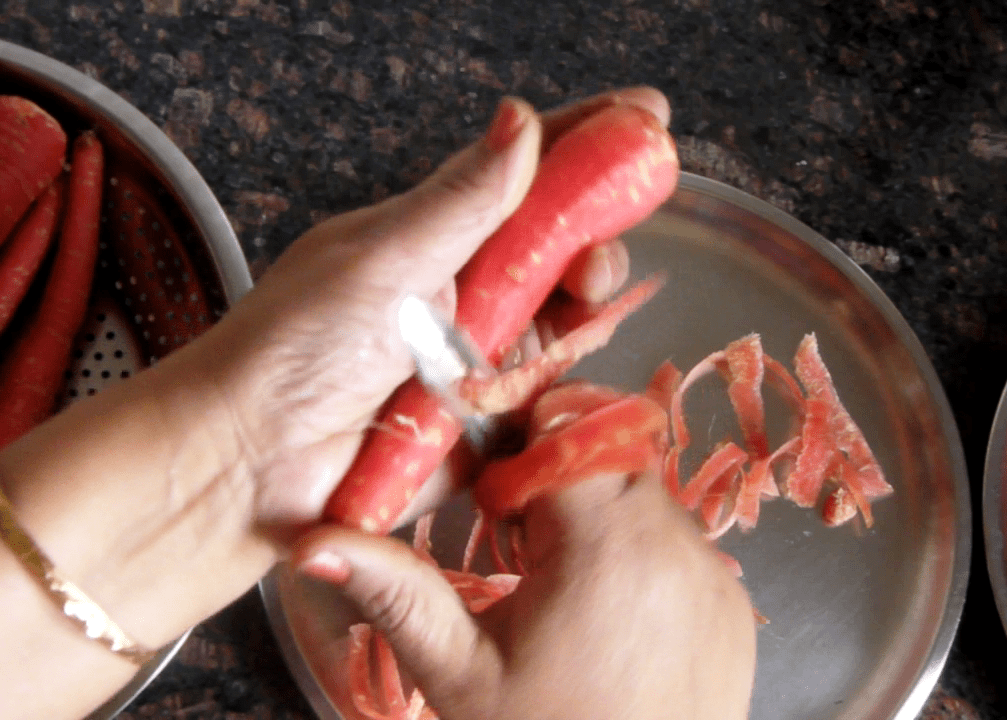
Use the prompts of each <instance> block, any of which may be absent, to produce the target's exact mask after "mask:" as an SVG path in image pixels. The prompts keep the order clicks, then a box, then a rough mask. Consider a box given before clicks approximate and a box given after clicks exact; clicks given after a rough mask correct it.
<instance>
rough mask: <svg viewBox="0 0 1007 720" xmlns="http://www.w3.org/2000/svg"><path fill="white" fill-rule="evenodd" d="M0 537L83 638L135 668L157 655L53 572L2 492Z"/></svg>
mask: <svg viewBox="0 0 1007 720" xmlns="http://www.w3.org/2000/svg"><path fill="white" fill-rule="evenodd" d="M0 536H2V538H3V541H4V542H5V543H7V547H9V548H10V549H11V552H13V553H14V555H16V556H17V558H18V560H20V561H21V564H22V565H24V567H25V568H26V569H27V570H28V572H29V573H30V574H31V576H32V577H33V578H34V579H35V580H36V581H37V582H38V583H39V585H40V586H41V587H42V589H43V590H44V591H45V593H46V594H47V595H48V596H49V597H50V598H51V599H52V601H53V602H54V603H56V606H57V607H59V608H60V609H61V610H62V612H63V615H65V616H66V618H67V619H68V620H70V621H71V622H72V623H73V624H74V625H76V626H77V627H78V628H80V630H82V631H83V632H84V634H85V635H86V636H87V637H89V638H91V639H92V640H96V641H97V642H99V643H101V644H102V645H104V646H105V647H106V648H108V649H109V650H111V651H112V652H113V653H115V654H116V655H118V656H120V657H122V658H125V659H127V660H129V661H131V662H133V663H135V664H136V665H143V664H145V663H146V662H147V661H149V660H150V659H152V658H153V657H154V656H155V655H156V654H157V651H156V650H150V649H148V648H145V647H144V646H143V645H140V644H138V643H136V642H134V641H133V640H132V639H131V638H130V637H129V635H127V634H126V633H125V632H124V631H123V629H122V628H120V627H119V626H118V625H116V624H115V623H114V622H113V621H112V619H111V618H110V617H109V616H108V615H106V614H105V611H104V610H102V609H101V608H100V607H98V605H97V604H96V603H95V602H94V600H92V599H91V598H89V597H88V596H87V595H86V594H85V593H84V591H83V590H81V589H80V588H79V587H77V586H76V585H74V584H73V583H72V582H70V581H69V580H67V579H66V578H64V577H62V576H61V575H60V574H59V572H57V570H56V568H55V567H54V566H53V564H52V560H50V559H49V558H48V556H47V555H46V554H45V553H44V552H43V551H42V549H41V548H40V547H39V546H38V545H37V544H36V543H35V541H34V540H32V539H31V537H30V536H29V535H28V533H26V532H25V530H24V528H22V527H21V525H20V523H18V521H17V518H15V517H14V508H13V506H12V505H11V504H10V501H9V500H8V499H7V498H6V496H4V494H3V493H2V492H0Z"/></svg>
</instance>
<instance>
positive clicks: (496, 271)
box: [325, 104, 679, 532]
mask: <svg viewBox="0 0 1007 720" xmlns="http://www.w3.org/2000/svg"><path fill="white" fill-rule="evenodd" d="M678 176H679V165H678V157H677V155H676V153H675V147H674V143H673V141H672V139H671V136H670V135H669V134H668V132H667V130H665V128H663V127H662V126H661V124H660V123H659V122H658V120H657V119H656V118H655V117H654V116H653V115H652V114H650V113H649V112H647V111H645V110H641V109H639V108H637V107H635V106H632V105H625V104H617V105H613V106H610V107H607V108H605V109H603V110H600V111H599V112H598V113H596V114H595V115H592V116H590V117H588V118H587V119H586V120H584V121H582V122H581V123H579V124H577V125H575V126H574V127H573V128H571V129H570V130H568V131H567V132H566V133H565V134H564V135H562V136H561V137H560V138H559V139H557V140H556V141H555V143H553V144H552V145H551V147H550V148H549V150H548V151H547V152H546V154H545V155H544V157H543V158H542V161H541V163H540V164H539V168H538V172H537V174H536V176H535V180H534V181H533V183H532V186H531V189H530V190H529V192H528V195H527V196H526V198H525V199H524V201H523V202H522V203H521V205H520V206H519V207H518V208H517V210H516V211H515V212H514V214H513V215H512V216H511V217H510V218H509V219H508V220H507V221H506V222H505V223H504V224H503V225H502V226H501V227H500V229H499V230H497V232H496V233H494V234H493V236H492V237H490V238H489V239H488V240H487V241H486V242H485V243H484V244H483V246H482V247H481V248H480V249H479V250H478V251H477V252H476V254H475V255H474V256H473V257H472V259H471V260H470V261H469V263H468V264H467V265H466V266H465V267H464V268H463V269H462V271H461V272H460V273H459V276H458V279H457V287H458V302H457V312H456V322H457V323H458V325H459V326H460V327H462V328H464V329H465V330H466V331H467V332H468V333H469V335H470V336H471V337H472V339H473V341H474V342H475V344H476V345H477V346H478V347H479V348H480V349H481V350H482V351H483V352H484V353H485V354H486V355H487V356H488V357H489V359H490V362H492V363H494V364H495V363H497V362H499V360H500V358H501V356H502V355H503V353H504V352H505V351H506V350H507V349H508V348H509V347H510V345H511V344H513V342H514V341H515V340H516V339H517V338H518V336H519V335H520V334H521V332H523V331H524V329H525V328H526V327H528V325H529V323H530V322H531V321H532V318H533V317H534V316H535V314H536V312H537V311H538V310H539V308H541V306H542V305H543V304H544V302H545V300H546V298H547V297H548V295H549V294H550V293H551V292H552V291H553V289H555V287H556V286H557V284H558V283H559V281H560V279H561V277H562V275H563V272H564V271H565V269H566V268H567V267H568V266H569V264H570V262H571V261H572V260H573V258H574V257H575V256H576V255H577V254H578V253H579V252H580V251H581V250H582V249H584V248H585V247H588V246H589V245H591V244H594V243H598V242H601V241H604V240H607V239H609V238H612V237H615V236H616V235H618V234H619V233H620V232H623V231H625V230H627V229H629V228H631V227H632V226H634V225H636V224H637V223H639V222H640V221H642V220H643V219H645V218H646V217H647V216H649V215H650V214H651V213H652V212H653V211H654V210H656V209H657V207H658V206H659V205H660V204H661V203H662V202H664V201H665V200H666V199H667V198H668V196H669V195H670V194H671V193H672V191H673V190H674V188H675V185H676V184H677V182H678ZM376 425H377V427H378V428H387V427H389V426H393V427H399V428H402V429H408V430H410V431H409V432H406V433H399V432H395V433H389V432H386V431H383V430H381V429H375V430H372V431H370V432H369V433H368V435H367V437H366V438H365V439H364V443H363V446H362V447H361V450H360V452H359V453H358V454H357V458H356V460H355V461H354V464H353V466H352V467H351V468H350V470H349V472H348V473H347V475H346V477H345V478H344V480H343V483H342V484H341V485H340V486H339V487H338V488H337V489H336V491H335V493H333V495H332V497H331V498H330V499H329V502H328V504H327V507H326V510H325V516H326V517H327V518H328V519H331V520H335V521H337V522H341V523H344V524H347V525H352V526H355V527H360V528H363V529H366V530H370V531H373V532H388V531H390V530H391V529H392V527H393V526H394V524H395V522H396V520H397V519H398V518H399V516H400V515H401V513H402V511H403V510H404V509H405V508H406V507H407V506H408V504H409V502H410V500H411V499H412V497H413V496H414V495H415V493H416V491H417V490H418V489H419V487H420V486H421V485H422V484H423V482H424V481H425V480H426V478H427V477H429V475H430V473H431V472H432V471H433V470H434V469H435V468H436V467H437V465H438V464H439V463H440V462H441V461H442V460H443V459H444V458H445V456H446V455H447V453H448V452H449V451H450V449H451V448H452V447H453V446H454V444H455V442H456V441H457V439H458V437H459V433H460V426H459V424H458V422H457V421H456V420H455V419H454V418H453V417H451V415H450V414H449V413H448V412H447V410H446V408H445V407H444V406H443V404H442V403H441V402H440V400H439V399H437V398H436V397H434V396H432V395H431V394H430V393H428V392H427V391H426V390H425V389H424V388H423V387H422V385H420V383H419V382H418V381H417V380H416V379H415V378H413V379H411V380H410V381H408V382H407V383H406V384H405V385H404V386H403V387H402V388H400V389H399V390H398V391H397V393H396V394H395V396H394V397H393V399H392V400H391V401H390V402H389V404H388V406H387V409H386V410H385V412H384V413H383V414H382V416H381V417H380V418H379V419H378V422H377V424H376Z"/></svg>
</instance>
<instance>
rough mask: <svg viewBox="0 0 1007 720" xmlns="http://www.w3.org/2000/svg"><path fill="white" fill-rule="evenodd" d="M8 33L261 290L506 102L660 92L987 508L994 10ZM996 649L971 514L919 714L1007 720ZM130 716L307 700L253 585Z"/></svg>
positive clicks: (518, 14)
mask: <svg viewBox="0 0 1007 720" xmlns="http://www.w3.org/2000/svg"><path fill="white" fill-rule="evenodd" d="M0 37H2V38H3V39H6V40H11V41H13V42H16V43H19V44H22V45H25V46H28V47H31V48H33V49H35V50H39V51H41V52H43V53H46V54H48V55H51V56H53V57H55V58H57V59H59V60H62V61H63V62H66V63H68V64H69V65H71V66H73V67H75V68H77V69H79V70H81V71H83V72H85V73H87V74H88V75H91V76H92V77H95V78H97V79H98V80H100V81H101V82H103V83H105V84H106V85H108V86H110V87H111V88H113V89H114V90H116V91H117V92H119V93H121V94H122V95H123V96H124V97H126V98H127V99H128V100H130V101H131V102H132V103H134V104H135V105H136V106H137V107H138V108H139V109H140V110H141V111H143V112H144V113H145V114H147V115H148V116H149V117H151V118H152V119H153V120H154V121H155V122H156V123H157V124H158V125H160V126H161V127H162V128H163V129H164V130H165V131H166V132H167V133H168V134H169V135H170V136H171V137H172V139H174V140H175V142H176V143H178V145H179V146H180V147H182V149H183V150H184V151H185V152H186V154H187V155H188V156H189V158H191V160H192V161H193V162H194V163H195V165H196V166H197V168H198V169H199V170H200V172H201V173H202V174H203V176H204V177H205V178H206V180H207V182H208V183H209V185H210V187H211V188H212V189H213V191H214V192H215V193H216V195H217V197H218V198H219V199H220V201H221V203H222V204H223V206H224V208H225V209H226V211H227V213H228V215H229V217H230V218H231V221H232V222H233V224H234V226H235V229H236V230H237V232H238V235H239V238H240V240H241V243H242V246H243V248H244V250H245V253H246V255H247V257H248V259H249V262H250V264H251V267H252V270H253V274H257V273H259V272H261V270H262V269H263V268H264V267H266V266H267V265H268V264H269V263H270V262H271V261H272V260H273V259H275V258H276V256H277V255H278V254H279V253H280V252H281V251H282V250H283V248H284V247H286V246H287V245H288V244H289V243H290V242H291V241H292V240H293V239H294V238H295V237H296V236H297V235H298V234H299V233H300V232H302V231H303V230H305V229H306V228H307V227H309V225H311V224H313V223H315V222H317V221H319V220H321V219H323V218H325V217H327V216H329V215H331V214H334V213H337V212H340V211H342V210H346V209H350V208H354V207H358V206H360V205H363V204H367V203H370V202H373V201H375V200H378V199H380V198H382V197H385V196H387V195H388V194H390V193H396V192H399V191H402V190H404V189H406V188H409V187H410V186H412V185H414V184H415V183H416V182H417V181H418V180H419V179H420V178H422V177H423V176H424V175H426V174H427V173H429V172H430V170H431V169H432V168H434V167H435V166H436V165H437V164H438V163H439V162H441V161H442V160H443V159H444V158H445V157H446V156H447V155H448V154H449V153H450V152H452V151H453V150H455V149H458V148H459V147H461V146H462V145H463V144H465V143H467V142H469V141H471V140H473V139H474V138H476V137H477V136H478V135H479V133H480V132H481V131H482V130H483V129H484V128H485V126H486V124H487V123H488V120H489V118H490V116H491V114H492V111H493V108H494V106H495V104H496V102H497V101H498V99H499V98H500V96H501V95H503V94H517V95H521V96H524V97H526V98H527V99H529V100H530V101H532V102H533V103H534V104H535V105H536V106H539V107H548V106H552V105H556V104H559V103H562V102H565V101H568V100H569V99H571V98H576V97H582V96H585V95H588V94H590V93H594V92H596V91H598V90H601V89H604V88H610V87H617V86H624V85H634V84H651V85H654V86H656V87H658V88H660V89H661V90H663V91H665V92H666V93H667V94H668V95H669V97H670V98H671V100H672V106H673V108H674V118H673V123H672V130H673V132H674V134H675V135H676V138H677V140H678V142H679V150H680V153H681V157H682V161H683V166H684V168H685V169H686V170H688V171H691V172H695V173H698V174H701V175H705V176H708V177H712V178H716V179H718V180H722V181H724V182H726V183H729V184H731V185H734V186H736V187H739V188H741V189H743V190H746V191H747V192H750V193H752V194H753V195H756V196H757V197H760V198H762V199H764V200H767V201H768V202H770V203H772V204H774V205H776V206H777V207H779V208H781V209H783V210H785V211H787V212H789V213H791V214H793V215H794V216H796V217H797V218H798V219H800V220H801V221H803V222H804V223H806V224H807V225H809V226H811V227H812V228H814V229H815V230H817V231H819V232H820V233H822V234H823V235H825V236H826V237H827V238H829V239H831V240H832V241H834V242H835V243H836V244H837V245H838V246H839V247H840V248H842V249H843V250H844V251H846V252H847V253H848V254H849V255H850V256H851V257H852V258H853V259H854V260H855V261H856V262H858V263H859V264H860V265H861V266H863V267H864V269H865V270H866V271H867V272H868V273H869V274H870V275H871V277H872V278H873V279H874V280H875V281H876V282H877V283H878V284H879V285H880V286H881V288H882V289H883V290H884V291H885V292H886V293H887V294H888V295H889V297H890V298H891V299H892V300H893V301H894V303H895V304H896V306H897V307H898V308H899V310H900V311H901V312H902V313H903V315H905V317H906V318H907V320H908V321H909V323H910V325H911V326H912V328H913V329H914V330H915V331H916V333H917V334H918V336H919V338H920V340H921V341H922V343H923V345H924V347H925V348H926V350H927V352H928V353H929V355H930V358H931V359H932V361H933V363H934V365H935V367H936V369H937V371H938V374H939V376H940V379H941V381H942V382H943V383H944V387H945V389H946V391H947V394H948V396H949V398H950V401H951V404H952V407H953V409H954V412H955V416H956V419H957V422H958V425H959V428H960V431H961V434H962V439H963V442H964V446H965V451H966V455H967V459H968V463H969V471H970V475H971V478H972V490H973V492H972V495H973V507H974V511H975V515H976V519H977V521H978V519H979V514H978V510H979V507H980V505H979V499H980V495H979V493H980V489H981V478H982V462H983V456H984V452H985V447H986V442H987V438H988V433H989V427H990V423H991V420H992V417H993V413H994V410H995V408H996V403H997V401H998V399H999V397H1000V393H1001V391H1002V389H1003V387H1004V381H1005V379H1007V363H1005V361H1004V359H1005V357H1007V347H1005V344H1007V341H1005V338H1007V332H1005V329H1007V292H1005V289H1007V288H1005V285H1007V266H1005V264H1004V262H1003V261H1004V256H1005V253H1007V240H1005V236H1004V233H1003V231H1002V228H1001V226H1002V225H1003V224H1005V223H1007V218H1005V216H1004V211H1003V208H1004V205H1005V201H1007V188H1005V180H1007V88H1005V87H1004V68H1005V66H1007V10H1005V9H1004V5H1003V3H1001V2H999V1H996V0H988V1H971V2H970V1H967V0H966V1H962V0H958V1H954V2H948V1H944V0H845V1H839V0H835V1H831V2H829V1H826V0H803V1H802V0H772V1H770V0H746V1H741V0H738V1H734V2H727V1H724V2H713V1H712V0H709V1H708V0H610V1H609V2H600V1H599V0H582V1H576V2H575V1H574V0H570V1H568V2H565V3H551V2H538V1H536V0H513V1H508V0H494V1H493V2H490V0H439V1H438V2H422V1H420V0H369V1H368V2H366V3H364V2H349V0H341V1H339V2H325V3H322V2H307V1H306V0H290V1H289V2H278V1H276V0H269V1H268V2H266V1H263V0H144V1H143V2H97V1H94V2H78V3H74V2H69V3H68V2H64V1H62V0H33V1H32V2H25V1H24V0H0ZM0 84H2V81H0ZM0 90H2V87H0ZM1005 651H1007V641H1005V639H1004V634H1003V631H1002V629H1001V626H1000V623H999V619H998V617H997V615H996V609H995V607H994V605H993V600H992V594H991V591H990V589H989V582H988V580H987V576H986V570H985V556H984V553H983V549H982V535H981V531H980V529H979V523H978V522H977V529H976V532H975V536H974V554H973V564H972V580H971V583H970V589H969V595H968V599H967V603H966V606H965V613H964V617H963V620H962V625H961V630H960V633H959V637H958V639H957V640H956V643H955V646H954V648H953V650H952V653H951V657H950V659H949V662H948V665H947V668H946V670H945V672H944V674H943V675H942V677H941V680H940V683H939V686H938V689H937V692H936V693H935V695H934V697H933V698H932V699H931V701H930V703H929V704H928V706H927V708H926V710H925V711H924V715H923V717H926V718H931V719H933V718H968V719H972V718H991V719H996V718H1004V717H1007V689H1001V688H1007V684H1005V683H1004V682H1003V681H1002V680H1001V676H1002V674H1003V673H1004V662H1003V659H1002V658H1004V654H1005ZM123 717H124V718H129V719H130V720H132V719H134V718H153V717H185V718H197V717H214V718H215V717H226V718H233V719H238V718H307V717H310V711H309V710H308V708H307V705H306V703H305V702H304V701H303V700H302V699H301V698H300V695H299V693H298V691H297V689H296V687H295V686H294V685H293V683H292V681H291V680H290V679H289V676H288V675H287V673H286V671H285V669H284V667H283V664H282V661H281V659H280V658H279V656H278V654H277V651H276V649H275V646H274V644H273V640H272V638H271V635H270V634H269V630H268V627H267V625H266V622H265V617H264V613H263V611H262V609H261V605H260V603H259V600H258V598H257V596H256V595H254V594H249V595H248V596H246V597H245V598H243V599H242V600H241V601H239V602H238V603H237V604H236V605H234V606H233V607H231V608H229V609H228V610H226V611H224V612H223V613H221V614H220V615H219V616H217V617H216V618H213V619H212V620H210V621H208V622H206V623H204V624H203V625H201V626H200V627H198V628H197V629H196V630H195V631H194V634H193V636H192V637H191V638H190V640H189V642H188V643H187V644H186V645H185V646H184V647H183V649H182V651H181V653H180V655H179V656H178V658H177V659H176V660H175V662H174V663H173V664H172V665H171V666H170V667H169V669H168V670H167V671H166V672H165V673H163V674H162V675H161V676H160V677H159V678H158V679H157V680H156V681H155V682H154V683H153V684H152V685H151V686H150V688H148V689H147V690H146V691H145V692H144V693H143V695H142V696H141V697H140V698H139V699H138V700H137V701H136V702H135V703H134V704H133V705H132V706H131V707H130V708H129V710H128V711H127V712H126V713H124V715H123Z"/></svg>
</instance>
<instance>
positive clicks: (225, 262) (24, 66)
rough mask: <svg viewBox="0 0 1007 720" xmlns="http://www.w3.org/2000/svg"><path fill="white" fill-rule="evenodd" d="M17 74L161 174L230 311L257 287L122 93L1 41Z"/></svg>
mask: <svg viewBox="0 0 1007 720" xmlns="http://www.w3.org/2000/svg"><path fill="white" fill-rule="evenodd" d="M5 69H7V70H13V71H15V72H18V73H20V74H21V75H23V76H25V77H29V78H31V79H32V80H33V81H36V82H37V83H38V84H39V86H40V87H41V88H43V89H45V90H47V91H49V92H53V93H56V94H58V95H60V96H61V97H62V98H63V99H64V101H65V102H67V103H69V104H70V105H71V106H73V107H74V108H77V109H79V108H81V107H83V108H85V109H86V110H87V111H88V112H91V113H93V114H95V115H100V116H103V117H105V118H107V119H108V120H109V121H110V122H111V123H113V124H114V125H115V127H116V129H117V130H119V131H120V132H122V133H123V135H124V136H125V137H126V138H127V139H128V140H129V141H130V143H131V144H132V145H133V146H134V147H135V148H136V149H137V150H138V151H139V153H140V154H142V155H143V156H144V157H145V158H146V159H147V160H148V161H149V162H150V163H151V164H152V165H153V166H154V167H155V168H156V169H157V170H158V171H159V172H161V173H162V174H163V175H164V177H165V179H166V180H167V181H168V183H169V184H170V185H171V186H172V188H173V190H174V192H176V193H177V196H178V200H179V201H180V203H181V204H182V206H183V207H185V208H186V209H187V210H188V211H189V212H190V213H191V216H192V220H193V222H194V224H195V225H196V227H197V228H198V230H199V232H200V234H201V235H202V236H203V237H205V238H207V239H209V240H210V242H209V243H208V244H207V249H208V251H209V253H210V256H211V257H212V260H213V263H214V266H215V269H216V271H217V273H218V276H219V278H220V281H221V286H222V289H223V291H224V296H225V298H226V299H227V304H228V306H232V305H233V304H234V303H235V302H237V300H238V299H239V298H240V297H241V296H242V295H244V294H245V293H246V292H248V290H250V289H251V287H252V277H251V273H250V272H249V270H248V263H247V261H246V259H245V256H244V253H243V252H242V250H241V245H240V244H239V243H238V238H237V236H236V235H235V233H234V229H233V227H232V226H231V223H230V221H229V220H228V219H227V215H226V214H225V213H224V209H223V208H222V207H221V205H220V203H219V201H218V200H217V198H216V196H215V195H214V194H213V191H212V190H211V189H210V187H209V185H207V183H206V181H205V180H204V179H203V177H202V175H200V174H199V171H198V170H197V169H196V167H195V166H194V165H193V164H192V163H191V162H190V161H189V159H188V158H187V157H186V156H185V154H184V153H183V152H182V151H181V150H180V149H179V148H178V146H176V145H175V144H174V143H173V142H172V141H171V139H169V138H168V136H167V135H165V134H164V132H163V131H162V130H161V129H160V128H159V127H157V125H155V124H154V123H153V121H151V120H150V119H149V118H148V117H147V116H146V115H144V114H143V113H141V112H140V111H139V110H138V109H137V108H136V107H134V106H133V105H131V104H130V103H128V102H126V100H124V99H123V98H121V97H120V96H119V95H118V94H117V93H115V92H114V91H112V90H111V89H110V88H108V87H107V86H105V85H104V84H102V83H100V82H99V81H97V80H95V79H93V78H91V77H88V76H87V75H85V74H84V73H82V72H80V71H78V70H75V69H74V68H72V67H70V66H69V65H67V64H65V63H63V62H60V61H59V60H56V59H55V58H52V57H49V56H48V55H44V54H42V53H39V52H36V51H35V50H32V49H30V48H26V47H24V46H22V45H17V44H15V43H12V42H9V41H6V40H0V72H2V71H4V70H5ZM191 633H192V629H191V628H190V629H188V630H186V631H185V632H184V633H183V634H182V635H181V636H180V637H178V638H177V639H176V640H174V641H173V642H171V643H169V644H168V645H166V646H165V647H164V648H162V649H161V650H160V651H159V652H158V653H157V655H155V657H154V659H153V660H151V661H149V662H147V663H146V664H145V665H143V667H141V668H140V669H139V670H138V671H137V673H136V674H135V675H134V676H133V678H132V679H131V680H130V681H129V682H128V683H127V684H126V685H125V686H123V687H122V688H121V689H120V690H119V692H117V693H116V694H115V695H113V696H112V697H111V698H110V699H109V700H108V701H106V702H105V703H104V704H102V705H101V706H100V707H98V708H97V709H95V710H94V711H93V712H92V713H91V714H89V715H88V716H87V717H86V718H85V720H111V718H114V717H115V716H116V715H118V714H119V713H120V712H121V711H122V710H123V709H125V708H126V706H128V705H129V704H130V703H131V702H132V701H133V700H134V699H136V697H137V696H138V695H139V694H140V693H141V692H143V690H144V689H145V688H146V687H147V686H148V685H149V684H150V683H151V682H152V681H153V680H154V678H156V677H157V676H158V675H159V674H160V673H161V671H162V670H164V668H165V667H166V666H167V665H168V663H169V662H171V660H172V659H173V658H174V657H175V655H176V654H177V653H178V651H179V650H180V649H181V647H182V645H183V644H185V641H186V640H187V639H188V637H189V635H190V634H191Z"/></svg>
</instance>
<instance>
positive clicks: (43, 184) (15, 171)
mask: <svg viewBox="0 0 1007 720" xmlns="http://www.w3.org/2000/svg"><path fill="white" fill-rule="evenodd" d="M65 159H66V133H64V132H63V128H61V127H60V126H59V123H58V122H56V120H55V119H54V118H53V117H52V116H50V115H49V114H48V113H47V112H46V111H45V110H43V109H42V108H40V107H39V106H38V105H36V104H35V103H33V102H31V101H29V100H25V99H24V98H21V97H15V96H12V95H4V96H0V243H3V242H4V240H6V239H7V236H8V235H10V231H11V230H12V229H13V228H14V226H15V225H16V224H17V222H18V220H20V219H21V217H22V216H23V215H24V213H25V212H26V211H27V210H28V207H29V206H30V205H31V204H32V202H33V201H34V200H35V198H37V197H38V196H39V195H41V194H42V191H43V190H45V189H46V188H47V187H48V186H49V185H50V183H52V181H53V179H55V177H56V176H57V175H59V173H60V170H62V169H63V162H64V161H65Z"/></svg>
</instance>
